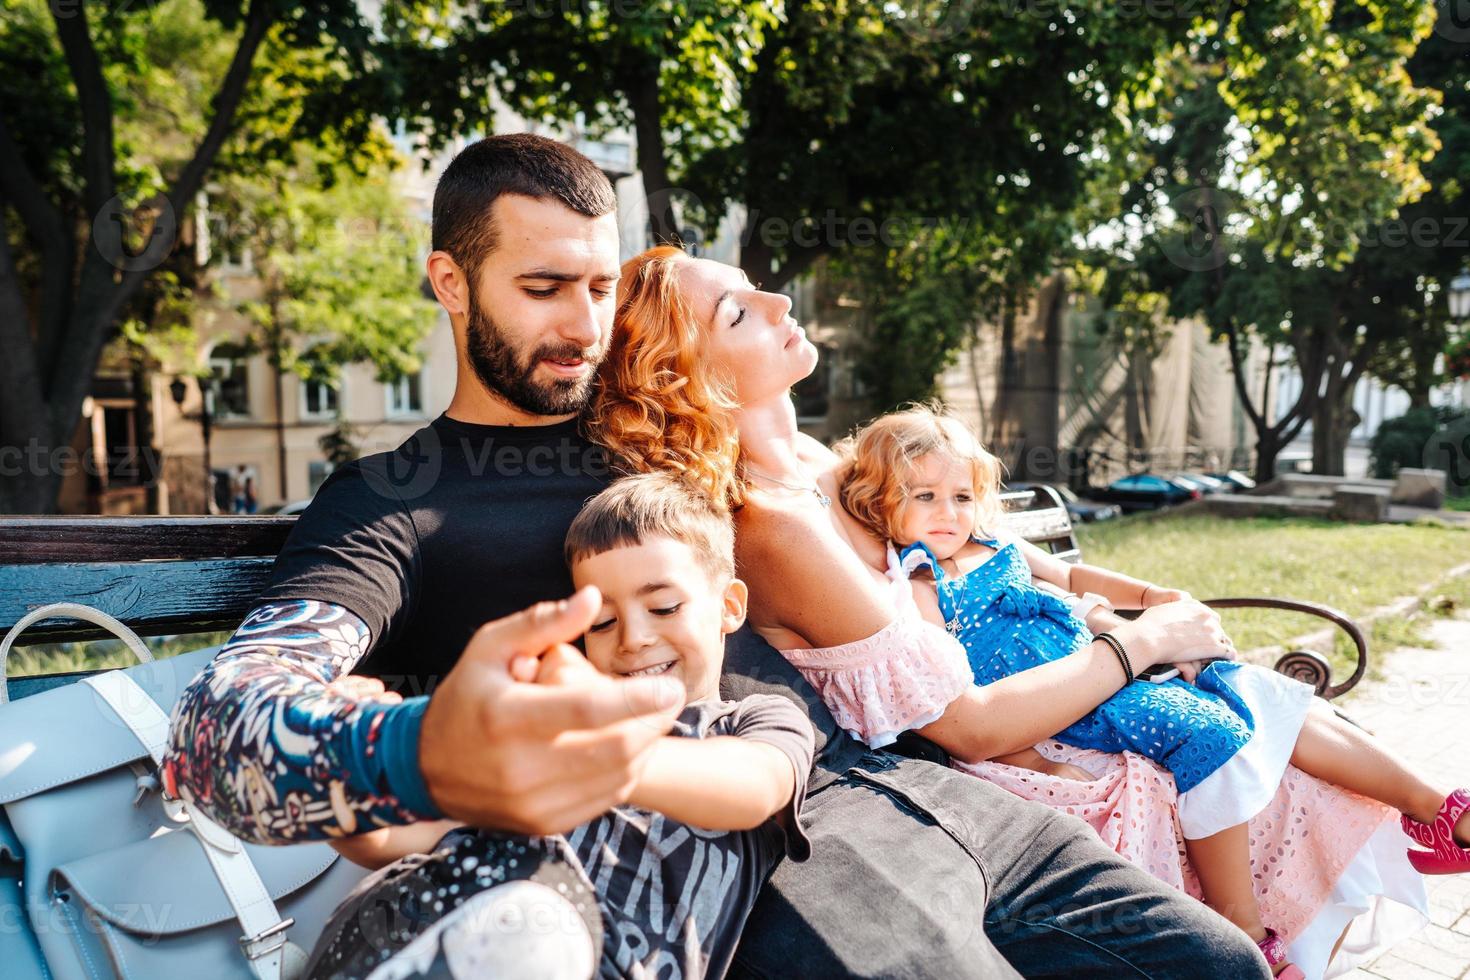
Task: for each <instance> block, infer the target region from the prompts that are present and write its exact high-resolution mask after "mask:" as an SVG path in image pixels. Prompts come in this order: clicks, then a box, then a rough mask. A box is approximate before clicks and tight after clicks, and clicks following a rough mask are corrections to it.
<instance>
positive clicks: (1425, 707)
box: [1343, 612, 1470, 980]
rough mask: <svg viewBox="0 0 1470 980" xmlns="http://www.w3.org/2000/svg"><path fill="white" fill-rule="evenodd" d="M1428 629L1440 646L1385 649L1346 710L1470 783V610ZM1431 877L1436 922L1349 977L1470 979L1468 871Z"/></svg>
mask: <svg viewBox="0 0 1470 980" xmlns="http://www.w3.org/2000/svg"><path fill="white" fill-rule="evenodd" d="M1429 632H1430V635H1431V636H1433V637H1434V639H1435V640H1436V641H1438V643H1439V648H1438V649H1435V650H1396V651H1392V652H1390V653H1388V654H1387V655H1386V656H1385V658H1384V660H1383V665H1384V670H1383V679H1382V680H1379V681H1376V682H1372V683H1368V682H1365V683H1364V684H1362V685H1360V686H1359V688H1358V689H1357V690H1355V691H1354V692H1353V693H1352V694H1350V695H1348V697H1347V699H1346V702H1345V703H1344V705H1343V709H1344V710H1345V711H1346V712H1347V713H1348V714H1350V715H1352V717H1353V720H1355V721H1357V722H1358V723H1359V724H1360V725H1362V726H1363V727H1364V728H1367V729H1368V730H1369V731H1371V732H1373V733H1374V734H1375V735H1377V736H1378V737H1379V738H1381V739H1383V740H1384V741H1385V742H1387V743H1388V744H1389V745H1391V746H1392V747H1393V748H1394V749H1396V750H1397V751H1399V752H1400V753H1402V754H1403V755H1404V756H1406V757H1408V758H1410V759H1413V760H1415V761H1416V762H1418V763H1420V764H1422V765H1423V766H1424V767H1425V768H1426V770H1427V771H1428V772H1430V773H1431V774H1433V775H1435V776H1438V777H1440V778H1442V779H1443V780H1445V781H1446V782H1447V783H1448V784H1449V785H1452V786H1466V785H1470V613H1463V612H1462V614H1461V618H1458V619H1439V620H1432V621H1431V622H1430V623H1429ZM1428 884H1429V909H1430V916H1431V919H1432V924H1431V925H1430V926H1429V927H1428V928H1427V929H1426V930H1425V931H1424V932H1421V933H1419V935H1417V936H1415V937H1414V938H1413V939H1409V940H1406V941H1404V942H1402V943H1400V944H1399V945H1397V946H1395V947H1394V948H1393V949H1391V950H1389V951H1388V952H1387V953H1385V954H1384V955H1383V956H1381V957H1379V958H1378V959H1377V960H1375V961H1374V962H1373V963H1370V964H1369V965H1368V966H1367V967H1364V968H1360V969H1357V970H1354V971H1352V972H1351V973H1349V974H1347V976H1348V977H1353V978H1357V980H1369V978H1387V980H1444V978H1445V977H1454V978H1470V875H1449V876H1441V877H1434V878H1429V879H1428Z"/></svg>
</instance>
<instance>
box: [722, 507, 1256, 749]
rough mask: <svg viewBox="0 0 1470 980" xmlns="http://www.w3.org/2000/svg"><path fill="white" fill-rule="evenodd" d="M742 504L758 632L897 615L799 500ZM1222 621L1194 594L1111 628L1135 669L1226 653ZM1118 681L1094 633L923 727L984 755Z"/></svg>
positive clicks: (864, 626) (867, 625)
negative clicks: (795, 504)
mask: <svg viewBox="0 0 1470 980" xmlns="http://www.w3.org/2000/svg"><path fill="white" fill-rule="evenodd" d="M746 511H749V513H744V512H742V513H743V516H742V519H741V523H740V532H739V535H738V536H737V539H736V547H737V551H738V552H739V560H740V577H741V578H742V579H744V580H745V582H746V583H747V584H748V585H749V586H750V592H751V603H750V608H751V619H752V622H753V623H754V624H755V625H756V626H757V627H758V628H761V629H762V632H766V633H768V635H776V634H777V633H791V634H795V635H796V636H799V637H801V638H803V639H804V640H805V645H807V646H813V647H831V646H839V645H842V644H846V643H852V642H854V641H857V640H861V639H865V638H867V637H870V636H872V635H873V634H875V633H877V632H878V631H880V630H882V629H883V628H884V627H886V626H888V625H889V624H890V623H892V622H893V621H894V619H896V618H897V615H898V613H897V610H896V609H895V608H894V603H893V600H892V597H891V593H890V592H889V591H888V589H887V588H886V587H885V586H884V585H883V584H882V583H880V582H879V581H878V580H877V578H876V577H875V572H874V571H873V570H872V569H870V568H868V567H867V566H866V565H865V564H863V562H862V561H861V560H860V559H859V558H858V557H857V555H856V554H855V553H854V552H853V551H852V549H851V548H850V547H849V546H848V545H847V544H846V542H844V541H842V540H841V538H840V537H839V536H838V534H837V532H836V530H835V529H834V528H832V526H831V524H830V522H829V521H828V520H826V519H825V517H824V516H823V515H820V514H816V515H815V519H814V516H813V512H812V511H810V510H807V511H800V510H797V509H795V508H789V509H788V508H779V509H778V508H775V507H770V508H765V509H759V510H753V509H752V508H751V507H749V506H748V507H747V508H746ZM918 598H919V593H918V592H917V590H916V599H918ZM920 610H921V611H922V612H924V614H925V617H926V618H928V619H930V620H931V621H932V620H933V617H934V615H936V614H937V606H935V607H934V608H933V610H930V611H925V607H924V604H923V602H922V600H920ZM940 622H942V619H941V620H940ZM1219 622H1220V621H1219V616H1218V615H1216V614H1215V613H1214V612H1212V611H1211V610H1209V609H1208V608H1206V607H1205V606H1203V605H1201V604H1199V603H1192V602H1185V603H1170V604H1168V605H1166V606H1159V607H1156V608H1154V609H1150V610H1148V611H1147V612H1145V613H1144V614H1143V616H1141V617H1140V618H1139V619H1138V620H1136V621H1134V622H1131V623H1126V624H1124V625H1123V626H1120V627H1119V628H1118V630H1116V631H1115V635H1116V636H1117V637H1118V638H1119V639H1120V640H1121V641H1122V642H1123V644H1124V645H1125V647H1126V649H1127V652H1128V655H1129V657H1130V659H1131V661H1132V667H1133V670H1134V672H1135V673H1137V672H1139V671H1141V670H1143V669H1144V668H1145V667H1151V666H1153V665H1154V664H1156V663H1161V662H1168V661H1172V660H1176V659H1194V658H1200V657H1219V656H1227V653H1226V648H1225V644H1224V634H1223V633H1221V632H1220V629H1219ZM774 645H775V646H777V647H778V648H780V647H781V644H780V643H775V644H774ZM798 645H801V644H787V645H786V649H791V648H792V647H793V646H798ZM1123 684H1124V676H1123V668H1122V666H1121V665H1120V663H1119V660H1118V658H1117V656H1116V655H1114V653H1113V651H1112V649H1111V648H1110V647H1108V646H1107V645H1106V644H1105V643H1103V642H1101V641H1098V642H1095V643H1093V644H1091V645H1090V646H1088V647H1087V648H1086V649H1084V650H1081V651H1079V652H1077V653H1075V654H1073V655H1072V656H1069V657H1064V658H1062V659H1061V660H1058V661H1055V662H1053V663H1049V664H1044V665H1042V666H1039V667H1034V668H1032V669H1031V670H1027V671H1024V672H1022V673H1020V674H1016V675H1014V676H1011V677H1007V678H1003V679H1002V680H999V681H996V682H995V683H993V684H990V685H988V686H986V687H974V686H971V687H969V688H968V689H967V690H966V691H965V692H964V693H963V694H961V695H960V697H959V698H957V699H956V700H954V701H953V702H951V704H950V706H949V709H948V710H947V711H946V712H945V714H944V716H943V717H942V718H941V719H940V720H939V721H937V722H935V723H934V724H932V725H929V726H927V727H926V728H924V729H922V730H921V733H922V734H923V735H925V736H926V737H928V738H930V739H932V740H933V741H935V742H938V743H939V744H940V745H942V746H943V747H944V748H945V749H946V750H948V751H949V752H950V753H951V754H952V755H955V756H957V757H959V758H961V759H966V760H971V761H978V760H981V759H990V758H993V757H995V756H997V755H1005V754H1007V753H1010V752H1016V751H1018V750H1020V749H1024V748H1028V747H1030V746H1033V745H1035V744H1036V743H1037V742H1040V741H1043V740H1044V739H1047V738H1051V737H1052V736H1054V735H1055V734H1056V733H1057V732H1059V731H1061V730H1062V729H1064V728H1066V727H1067V726H1068V725H1070V724H1072V723H1073V722H1074V721H1076V720H1077V719H1079V718H1081V717H1082V716H1083V715H1085V714H1087V713H1088V712H1089V711H1091V710H1092V709H1093V708H1096V707H1097V706H1098V705H1099V704H1101V703H1102V702H1104V701H1106V700H1107V699H1108V698H1110V697H1112V696H1113V694H1115V693H1116V692H1117V691H1118V690H1119V689H1120V688H1122V686H1123Z"/></svg>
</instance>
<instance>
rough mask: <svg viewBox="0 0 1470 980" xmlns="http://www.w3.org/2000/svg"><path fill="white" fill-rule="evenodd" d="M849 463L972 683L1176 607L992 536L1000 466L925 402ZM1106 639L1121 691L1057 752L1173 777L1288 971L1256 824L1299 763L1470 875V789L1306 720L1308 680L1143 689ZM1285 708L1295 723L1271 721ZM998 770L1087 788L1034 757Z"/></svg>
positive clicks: (851, 447) (1160, 594) (1254, 677)
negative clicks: (1261, 897) (1269, 923)
mask: <svg viewBox="0 0 1470 980" xmlns="http://www.w3.org/2000/svg"><path fill="white" fill-rule="evenodd" d="M844 456H845V459H846V465H845V466H844V468H843V471H842V474H841V477H840V496H841V499H842V503H843V505H844V507H845V508H846V509H847V511H848V512H849V513H850V514H852V516H853V517H855V518H856V519H857V520H858V521H859V522H861V523H862V524H863V525H865V526H866V527H867V528H868V530H870V531H872V532H873V533H874V534H875V535H877V536H878V537H879V538H883V539H887V540H888V541H890V542H891V545H890V566H891V567H893V568H894V569H895V571H896V572H897V574H900V575H902V574H907V575H909V576H910V586H911V588H912V590H913V595H914V599H915V601H916V603H917V605H918V608H919V610H920V611H921V612H922V613H923V614H924V616H925V617H926V618H928V619H930V620H931V621H933V622H936V623H940V624H943V625H944V627H945V628H946V629H947V630H948V631H949V632H950V633H951V634H953V635H955V636H956V637H958V639H959V640H960V642H961V644H962V645H963V646H964V648H965V651H966V654H967V656H968V658H969V662H970V667H971V669H972V671H973V673H974V679H975V682H976V683H977V684H981V685H984V684H989V683H991V682H993V681H995V680H997V679H999V678H1001V677H1005V676H1008V675H1011V674H1015V673H1018V672H1020V671H1024V670H1026V669H1028V668H1030V667H1034V666H1036V665H1038V664H1040V663H1044V662H1047V661H1051V660H1056V659H1058V658H1061V657H1065V656H1068V655H1069V654H1071V653H1073V652H1075V651H1077V650H1079V649H1081V648H1083V647H1085V646H1087V645H1088V644H1090V643H1092V642H1093V640H1094V639H1095V638H1101V639H1104V640H1108V634H1107V633H1106V629H1107V628H1108V626H1109V625H1112V624H1115V623H1116V622H1118V620H1117V619H1116V617H1114V615H1113V614H1112V612H1111V611H1110V609H1109V608H1108V606H1109V604H1111V605H1112V606H1116V607H1128V608H1141V607H1146V606H1149V605H1155V604H1157V603H1160V602H1167V601H1172V600H1175V599H1179V598H1182V597H1183V593H1181V592H1178V591H1175V590H1170V589H1163V588H1160V587H1158V586H1155V585H1151V584H1149V583H1146V582H1141V581H1138V580H1136V579H1132V578H1129V577H1127V576H1124V575H1120V574H1118V573H1115V572H1109V571H1106V570H1104V569H1100V568H1095V567H1092V566H1088V565H1083V564H1075V565H1069V564H1067V563H1066V562H1063V561H1060V560H1059V559H1057V558H1055V557H1053V556H1051V555H1048V554H1046V553H1045V552H1043V551H1041V550H1040V549H1039V548H1036V547H1035V546H1033V545H1030V544H1029V543H1027V542H1025V541H1023V540H1019V539H1010V538H1006V537H1003V536H1000V535H998V534H997V533H996V532H993V531H989V530H986V528H993V527H994V526H995V524H996V519H997V517H998V516H999V513H1000V500H999V494H1000V485H999V465H998V463H997V461H996V460H995V458H994V457H992V456H991V455H990V454H989V453H987V452H986V451H985V450H984V449H983V448H982V447H981V446H980V444H979V442H978V441H977V440H976V439H975V437H974V436H973V434H971V433H970V432H969V430H968V429H967V428H966V427H965V425H964V424H963V423H962V422H960V421H959V420H958V419H956V418H954V417H952V416H948V415H945V414H942V413H941V412H938V411H936V410H934V409H931V408H927V407H920V408H915V409H910V410H908V411H903V412H898V413H895V414H892V415H888V416H885V417H883V418H880V419H878V420H877V421H875V422H873V423H871V424H870V425H868V426H867V427H866V428H864V429H862V430H860V431H859V432H858V433H857V434H856V435H855V436H854V437H853V439H852V440H851V441H850V443H849V444H848V445H847V446H846V447H845V452H844ZM1079 596H1080V598H1079ZM1094 630H1097V632H1096V633H1094ZM1109 642H1110V645H1113V646H1114V650H1115V652H1116V653H1117V654H1118V657H1119V663H1120V665H1121V666H1123V668H1124V669H1125V670H1126V671H1127V674H1128V682H1127V683H1126V684H1125V685H1124V687H1123V688H1122V690H1120V691H1119V692H1118V693H1117V694H1116V695H1115V696H1114V697H1112V698H1111V699H1109V700H1108V701H1106V702H1104V703H1103V704H1102V705H1100V706H1099V707H1098V708H1096V709H1094V710H1093V711H1092V712H1090V713H1089V714H1087V715H1086V716H1084V717H1083V718H1081V719H1079V720H1078V721H1076V722H1075V723H1073V724H1072V725H1070V726H1069V727H1067V728H1066V729H1065V730H1063V731H1062V732H1059V733H1058V734H1057V736H1056V738H1057V741H1059V742H1062V743H1064V744H1067V745H1073V746H1077V747H1079V748H1088V749H1098V750H1102V751H1105V752H1119V751H1130V752H1136V753H1138V754H1140V755H1143V756H1146V757H1148V758H1150V759H1153V760H1154V761H1155V762H1157V763H1159V764H1160V765H1162V766H1163V767H1164V768H1166V769H1168V770H1169V771H1170V772H1172V773H1173V774H1174V778H1175V782H1176V785H1177V787H1178V790H1179V793H1180V796H1179V817H1180V823H1181V826H1182V828H1183V830H1184V835H1185V837H1186V843H1187V846H1188V850H1189V856H1190V860H1191V862H1192V863H1193V865H1194V866H1195V870H1196V873H1197V874H1198V876H1199V879H1200V885H1201V889H1202V891H1203V893H1204V896H1205V900H1206V901H1207V902H1208V903H1209V904H1210V905H1211V906H1212V907H1213V908H1215V909H1216V911H1219V912H1220V913H1221V914H1223V915H1225V916H1226V917H1227V918H1229V919H1231V921H1233V922H1235V923H1236V924H1237V925H1239V926H1241V928H1243V929H1244V930H1245V931H1247V932H1248V933H1250V934H1251V935H1252V938H1254V939H1255V940H1256V941H1257V942H1258V943H1259V944H1260V945H1261V948H1262V952H1263V953H1264V954H1265V955H1266V958H1267V960H1268V961H1269V962H1271V963H1272V966H1273V967H1274V968H1277V970H1278V975H1280V976H1299V975H1300V971H1297V970H1296V968H1295V967H1292V966H1289V965H1287V964H1286V963H1285V950H1284V946H1283V944H1282V943H1281V941H1280V940H1279V939H1278V938H1277V936H1276V934H1275V932H1274V931H1273V930H1271V929H1268V928H1266V927H1265V926H1264V924H1262V923H1261V921H1260V916H1259V911H1258V908H1257V905H1256V899H1255V896H1254V893H1253V891H1252V885H1251V871H1250V866H1249V845H1248V838H1247V835H1246V827H1245V821H1246V820H1248V819H1249V818H1250V817H1252V816H1254V815H1255V813H1257V812H1259V811H1260V810H1261V809H1263V808H1264V806H1265V805H1266V803H1267V802H1268V801H1269V800H1270V798H1271V796H1272V795H1273V794H1274V793H1275V791H1276V787H1277V785H1278V784H1279V783H1280V780H1281V777H1282V775H1283V772H1284V769H1285V766H1286V764H1287V762H1288V761H1289V762H1291V763H1293V764H1295V765H1296V766H1297V767H1298V768H1300V769H1302V770H1304V771H1305V772H1307V773H1309V774H1311V775H1315V776H1318V777H1320V778H1322V779H1325V780H1327V781H1330V782H1335V783H1337V784H1338V785H1341V786H1343V787H1345V788H1347V789H1350V790H1353V791H1355V792H1358V793H1362V794H1363V795H1366V796H1370V797H1372V798H1374V799H1377V800H1380V801H1382V802H1384V803H1386V804H1388V805H1390V806H1393V807H1395V808H1398V809H1400V810H1401V811H1403V812H1404V817H1403V826H1404V829H1405V831H1406V832H1407V833H1408V834H1409V836H1410V837H1412V838H1413V839H1414V840H1415V841H1417V842H1418V843H1420V844H1422V845H1424V846H1425V847H1426V848H1428V849H1429V850H1422V851H1421V850H1411V851H1410V852H1409V859H1410V861H1411V862H1412V863H1413V865H1414V867H1415V868H1417V869H1419V870H1420V871H1421V872H1423V873H1426V874H1447V873H1453V872H1459V871H1466V870H1470V849H1467V844H1470V815H1467V814H1466V810H1467V808H1470V791H1466V790H1463V789H1461V790H1455V791H1454V792H1452V793H1449V794H1446V793H1445V792H1444V791H1443V789H1442V788H1439V789H1437V788H1435V787H1432V786H1430V785H1429V784H1428V783H1426V782H1425V781H1424V780H1423V779H1421V778H1419V777H1418V776H1417V775H1415V774H1414V773H1413V772H1412V771H1410V770H1409V769H1408V768H1407V767H1406V766H1405V765H1404V764H1403V763H1401V762H1399V761H1398V760H1397V759H1396V758H1394V757H1393V756H1391V755H1390V754H1389V753H1388V752H1387V751H1386V750H1384V749H1383V748H1382V747H1381V746H1379V745H1378V744H1377V743H1376V742H1373V741H1372V740H1371V738H1370V737H1369V736H1367V735H1366V734H1365V733H1363V732H1361V731H1360V730H1358V729H1356V728H1355V727H1353V726H1351V725H1350V724H1348V723H1346V722H1344V721H1342V720H1341V719H1339V718H1337V716H1336V715H1335V714H1334V713H1332V712H1331V711H1330V710H1327V711H1323V710H1321V709H1320V708H1319V709H1316V710H1312V709H1311V702H1312V700H1313V699H1312V692H1311V690H1310V688H1308V687H1307V686H1306V685H1303V684H1298V683H1296V682H1289V681H1286V680H1285V679H1284V678H1280V676H1279V675H1276V674H1274V673H1273V672H1268V671H1264V670H1262V669H1260V668H1255V667H1250V666H1246V665H1241V664H1237V663H1233V662H1228V661H1221V662H1216V663H1212V664H1210V665H1208V666H1207V667H1205V668H1204V669H1203V670H1196V669H1195V667H1194V665H1192V664H1180V665H1178V666H1179V668H1180V670H1181V672H1182V673H1183V675H1184V676H1181V677H1176V678H1174V679H1170V680H1166V681H1163V682H1162V683H1150V682H1148V681H1146V680H1138V681H1135V680H1134V679H1133V671H1132V668H1131V665H1130V664H1129V661H1128V657H1127V651H1126V649H1124V648H1123V647H1122V645H1121V644H1118V643H1117V642H1116V641H1115V640H1113V641H1109ZM1191 681H1192V683H1191ZM1252 703H1254V704H1255V705H1256V706H1257V707H1258V708H1259V707H1262V706H1267V705H1269V710H1270V711H1271V712H1272V715H1273V717H1272V719H1271V721H1272V722H1273V724H1272V725H1270V726H1267V727H1269V729H1270V732H1271V734H1270V735H1269V736H1268V735H1266V734H1264V733H1263V732H1260V731H1258V730H1257V725H1256V722H1257V719H1256V718H1255V717H1254V716H1253V713H1252V710H1251V704H1252ZM1278 713H1279V714H1281V715H1284V716H1286V718H1287V719H1288V721H1293V720H1294V721H1295V722H1298V723H1299V724H1284V725H1283V724H1275V722H1276V721H1277V717H1276V715H1277V714H1278ZM1299 730H1300V732H1301V734H1300V736H1298V734H1297V733H1298V731H1299ZM1283 733H1284V735H1283ZM964 761H969V762H975V761H980V760H973V759H971V760H964ZM996 761H1001V762H1006V763H1009V764H1012V765H1020V766H1023V767H1026V768H1034V769H1039V770H1042V771H1048V772H1052V773H1053V774H1058V775H1070V776H1073V777H1074V778H1077V777H1081V778H1090V777H1089V776H1088V774H1086V773H1083V772H1081V771H1080V770H1076V769H1075V767H1065V768H1063V767H1059V766H1057V765H1055V764H1053V763H1050V762H1049V761H1048V760H1046V759H1045V757H1043V756H1041V754H1040V753H1039V752H1036V751H1035V750H1029V751H1027V752H1024V753H1021V754H1019V755H1015V756H1007V757H1004V758H1001V759H998V760H996Z"/></svg>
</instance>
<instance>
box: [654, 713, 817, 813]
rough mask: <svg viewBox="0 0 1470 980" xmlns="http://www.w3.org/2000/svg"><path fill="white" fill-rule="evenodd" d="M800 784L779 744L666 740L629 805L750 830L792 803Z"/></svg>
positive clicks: (724, 737)
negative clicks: (793, 795) (777, 746)
mask: <svg viewBox="0 0 1470 980" xmlns="http://www.w3.org/2000/svg"><path fill="white" fill-rule="evenodd" d="M803 775H804V774H803ZM797 785H798V782H797V773H796V769H795V763H794V762H793V761H792V760H791V758H790V757H789V756H787V755H786V753H785V752H782V751H781V750H780V749H778V748H776V747H775V746H774V745H768V744H765V743H763V742H756V741H752V740H749V739H744V738H736V737H734V736H729V735H722V736H718V737H715V738H705V739H694V738H674V737H667V738H663V739H661V740H659V741H658V742H656V743H654V745H653V748H652V749H651V750H650V751H649V753H648V761H647V762H646V764H645V765H644V767H643V772H642V774H641V775H640V776H639V777H638V782H637V784H636V785H635V786H634V789H633V793H632V796H631V797H630V798H629V800H628V802H630V803H632V804H633V805H634V806H638V807H642V808H643V809H645V810H656V811H658V812H659V813H662V814H663V815H664V816H666V817H669V818H671V819H673V820H677V821H678V822H680V823H687V824H693V825H694V826H696V827H703V828H704V829H706V830H750V829H752V828H755V827H759V826H760V825H761V824H762V823H764V822H765V821H766V820H768V819H770V817H771V815H772V814H775V813H777V812H779V811H781V810H782V808H784V807H785V806H786V804H788V803H790V802H791V797H792V794H794V793H795V792H796V789H797Z"/></svg>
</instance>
